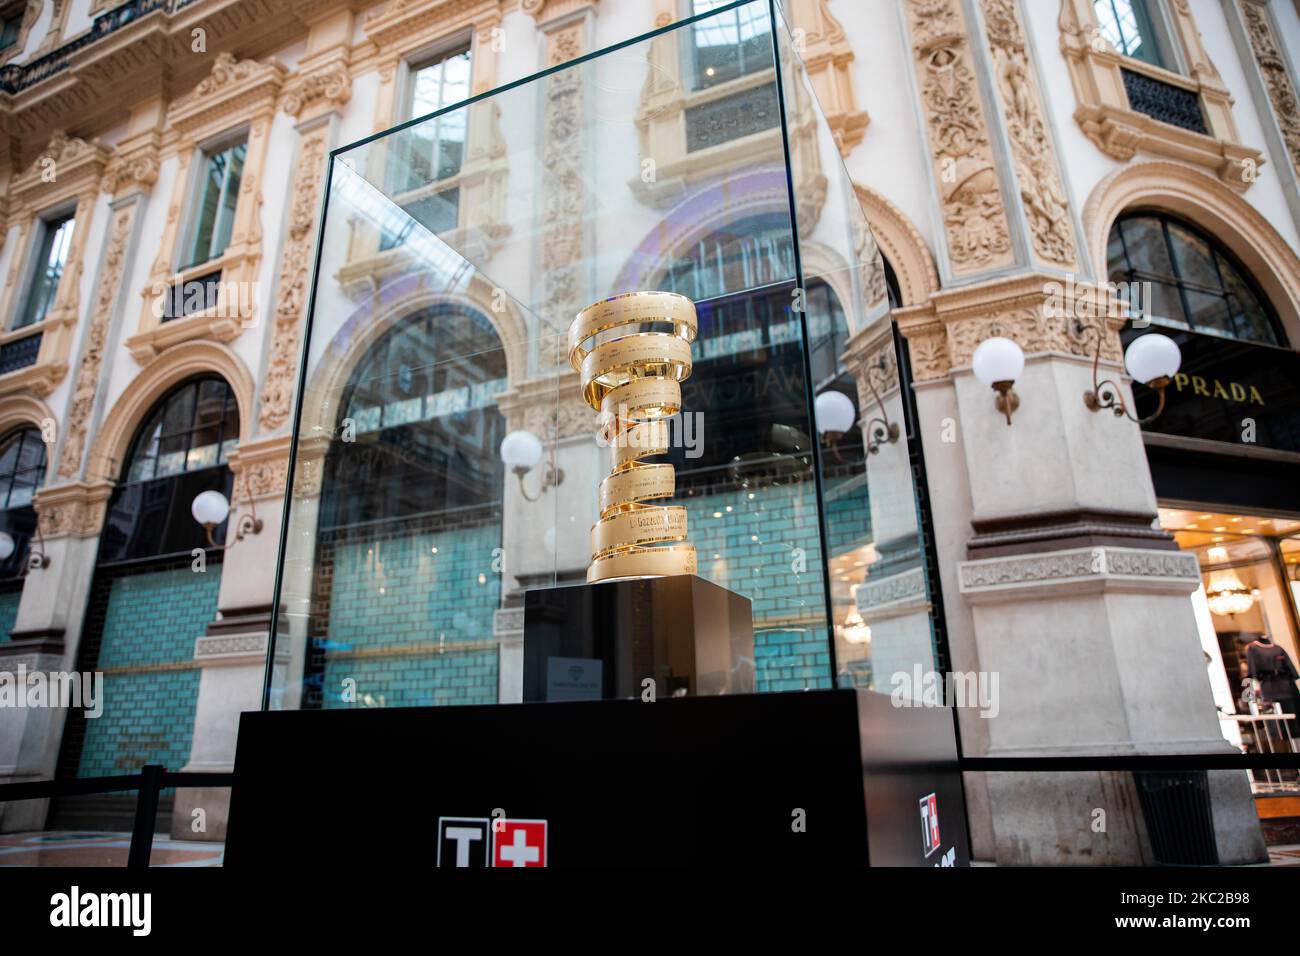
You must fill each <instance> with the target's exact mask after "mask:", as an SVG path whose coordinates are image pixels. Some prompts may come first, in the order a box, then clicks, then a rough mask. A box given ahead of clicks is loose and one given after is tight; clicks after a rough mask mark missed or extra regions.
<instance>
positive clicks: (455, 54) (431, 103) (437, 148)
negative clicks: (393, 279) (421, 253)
mask: <svg viewBox="0 0 1300 956" xmlns="http://www.w3.org/2000/svg"><path fill="white" fill-rule="evenodd" d="M469 80H470V52H469V49H468V48H463V47H462V48H457V49H456V50H453V51H451V52H449V53H445V54H443V55H442V56H440V57H438V58H437V59H435V60H433V61H432V62H427V63H425V64H424V65H422V66H418V67H412V69H411V82H410V97H409V100H408V102H407V108H406V115H407V116H408V117H417V116H427V115H428V114H430V113H437V112H438V111H439V110H443V109H445V108H446V107H448V106H453V105H455V104H456V103H460V102H463V101H464V100H466V99H468V98H469ZM468 119H469V110H467V109H458V110H449V111H447V112H445V113H442V114H441V115H439V116H431V117H430V118H429V119H426V120H424V121H423V122H421V123H416V124H415V125H413V126H411V127H409V128H408V129H406V130H404V131H403V132H402V133H401V134H399V135H398V136H397V137H396V140H395V143H394V145H393V147H392V148H391V149H390V151H389V160H388V161H389V170H388V176H387V178H388V182H389V184H390V187H389V188H390V189H391V190H392V191H393V192H394V193H396V194H398V196H399V197H400V204H401V206H402V208H403V209H405V210H406V212H407V213H408V214H409V215H410V217H411V219H413V220H414V221H415V222H418V223H419V224H420V225H421V226H423V227H424V228H425V229H427V230H429V231H430V232H432V233H434V234H438V233H443V232H448V231H450V230H452V229H455V228H456V226H457V225H458V224H459V222H460V189H459V188H458V187H457V186H455V185H454V184H453V185H449V186H447V187H446V188H441V189H439V188H437V184H438V183H440V182H444V181H446V180H449V179H452V178H453V177H455V176H456V175H457V174H458V173H459V172H460V168H461V164H462V163H463V162H464V161H465V135H466V131H467V128H468V122H467V121H468ZM411 228H414V224H413V223H411V222H408V223H407V226H406V228H405V229H403V230H399V231H397V232H392V231H385V232H384V233H383V235H382V236H381V238H380V244H379V247H380V249H392V248H394V247H395V246H400V245H402V243H403V242H405V241H406V237H407V235H408V234H409V232H410V229H411Z"/></svg>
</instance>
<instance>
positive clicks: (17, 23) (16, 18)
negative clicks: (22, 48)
mask: <svg viewBox="0 0 1300 956" xmlns="http://www.w3.org/2000/svg"><path fill="white" fill-rule="evenodd" d="M22 31H23V8H22V7H19V8H18V9H16V10H12V11H10V12H9V13H7V14H5V15H4V18H3V19H0V50H8V49H9V48H10V47H12V46H13V45H14V44H15V43H17V42H18V36H19V34H21V33H22Z"/></svg>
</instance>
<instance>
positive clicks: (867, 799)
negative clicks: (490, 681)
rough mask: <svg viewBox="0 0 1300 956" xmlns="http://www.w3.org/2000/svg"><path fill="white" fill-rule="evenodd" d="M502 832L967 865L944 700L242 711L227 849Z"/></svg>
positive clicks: (831, 864) (823, 861) (444, 841)
mask: <svg viewBox="0 0 1300 956" xmlns="http://www.w3.org/2000/svg"><path fill="white" fill-rule="evenodd" d="M496 811H501V812H500V813H496ZM494 815H495V817H496V818H497V819H502V817H503V815H504V821H508V822H504V821H503V822H502V823H501V824H500V827H499V829H498V830H495V831H494V828H493V826H492V822H491V821H492V820H493V819H494ZM466 831H469V833H468V835H467V834H466ZM516 842H521V843H523V844H524V847H523V849H524V850H525V851H527V850H528V849H529V848H530V847H535V848H536V849H538V851H539V853H538V856H537V858H536V859H535V860H534V861H533V862H534V864H541V863H545V864H546V865H549V866H585V867H604V866H618V867H628V866H632V867H647V866H649V867H656V866H657V867H663V866H703V867H710V868H714V869H718V870H721V871H723V872H731V871H734V868H735V867H737V866H742V865H743V866H762V867H765V868H766V867H772V866H781V867H791V868H792V869H786V870H783V871H782V872H787V873H793V872H801V868H806V867H822V868H825V869H826V870H827V871H828V872H835V871H838V870H839V869H841V868H843V867H845V866H861V865H865V864H868V863H870V864H872V865H876V866H880V865H885V866H939V865H953V864H956V865H965V864H966V863H967V862H968V859H969V857H968V852H969V851H968V844H967V838H966V819H965V807H964V805H963V799H962V786H961V776H960V773H959V771H958V769H957V748H956V743H955V735H954V732H953V714H952V711H951V710H949V709H946V708H933V709H929V708H919V707H911V708H903V707H894V706H892V705H891V702H890V699H889V697H887V696H885V695H884V694H875V693H870V692H867V691H854V690H825V691H803V692H791V693H784V694H743V695H739V696H727V697H684V698H681V699H679V700H674V699H671V698H668V699H665V698H660V699H659V700H657V701H656V702H655V703H653V704H649V703H642V702H641V701H640V700H606V701H595V702H577V703H545V704H499V705H490V706H478V707H409V708H356V709H347V710H327V711H278V712H269V713H263V712H251V713H245V714H243V715H242V716H241V718H240V724H239V744H238V749H237V751H236V754H235V783H234V788H233V790H232V793H231V810H230V823H229V828H228V830H227V836H226V852H225V865H226V866H228V867H243V868H245V869H252V868H258V869H262V870H265V871H268V872H269V871H271V870H279V869H283V868H284V867H285V866H290V867H292V868H294V869H295V870H297V871H301V870H302V869H303V868H314V867H318V868H320V871H321V872H334V870H335V869H337V867H338V866H339V860H340V858H341V856H340V854H342V855H343V857H342V858H345V859H346V860H347V862H348V864H349V865H350V866H351V867H353V868H354V869H355V870H356V872H358V873H379V874H384V873H412V872H413V873H417V874H418V873H422V872H427V871H428V869H429V868H431V867H435V866H439V865H441V866H444V867H451V866H455V865H456V863H457V859H458V851H459V849H460V848H461V847H464V849H465V850H466V853H465V857H464V860H463V862H465V863H467V864H470V865H474V866H486V865H491V864H492V863H498V864H501V861H502V859H503V858H502V855H501V851H504V853H505V857H504V859H505V860H507V861H509V860H510V858H511V857H513V858H514V859H516V860H521V859H523V855H522V854H521V853H519V852H515V851H514V850H513V845H514V844H515V843H516ZM543 853H544V856H543ZM341 912H343V913H344V915H345V916H350V915H351V914H350V911H347V909H346V907H345V908H344V909H343V910H342V911H341ZM325 918H328V917H325Z"/></svg>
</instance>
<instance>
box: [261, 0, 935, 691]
mask: <svg viewBox="0 0 1300 956" xmlns="http://www.w3.org/2000/svg"><path fill="white" fill-rule="evenodd" d="M784 16H785V14H784V12H783V11H782V9H781V7H780V5H779V4H776V3H772V2H770V0H751V2H748V3H737V4H728V5H725V6H719V7H718V8H717V9H715V10H713V11H712V12H709V13H706V14H702V15H700V16H696V17H693V18H690V19H687V20H683V21H680V22H678V23H675V24H672V25H670V26H668V27H666V28H664V29H662V30H659V31H656V32H654V33H652V34H648V35H647V36H644V37H641V38H637V39H635V40H632V41H629V42H627V43H623V44H621V45H618V46H616V47H613V48H610V49H607V50H604V51H601V52H599V53H596V54H593V55H590V56H586V57H582V58H580V59H577V60H573V61H570V62H568V63H565V64H562V65H560V66H558V67H556V68H554V69H551V70H548V71H546V72H543V73H541V74H538V75H536V76H534V77H530V78H529V79H527V80H524V81H520V82H517V83H513V84H510V85H508V86H505V87H502V88H500V89H498V90H495V91H492V92H490V93H487V94H484V95H481V96H476V97H473V98H471V99H469V100H466V101H465V102H463V103H460V104H458V105H454V106H450V107H448V108H445V109H441V110H439V111H438V112H435V113H432V114H430V115H428V116H425V117H421V118H419V119H417V120H414V121H412V122H410V123H407V124H405V125H403V126H400V127H397V128H395V129H392V130H390V131H387V132H385V133H382V134H380V135H376V136H374V137H371V138H369V139H367V140H364V141H362V142H359V143H357V144H355V145H352V146H349V147H346V148H342V149H339V150H337V151H335V152H334V154H333V155H332V158H331V162H330V170H329V184H328V189H327V200H326V209H325V213H324V215H323V217H322V223H321V233H320V239H319V250H318V259H317V263H316V269H315V276H314V280H313V286H312V294H311V303H310V315H309V320H308V326H307V330H306V334H305V339H306V344H305V351H304V354H303V358H302V369H301V372H302V378H301V384H300V390H299V398H298V407H297V420H296V424H295V429H294V436H293V455H292V465H291V482H290V490H289V494H288V499H287V503H286V512H285V523H284V529H283V544H282V551H281V559H280V568H279V571H278V581H277V599H276V608H277V621H276V624H275V627H274V628H273V634H274V635H275V644H274V649H273V652H272V654H273V657H272V665H271V667H270V668H269V671H268V673H269V688H268V699H269V705H270V706H271V707H272V708H273V709H275V708H285V709H296V708H303V709H308V708H338V707H358V706H387V707H394V706H416V705H421V706H423V705H447V704H485V703H511V702H516V701H519V700H520V699H521V688H522V684H523V674H522V669H523V659H524V624H523V619H524V615H523V606H524V594H525V593H526V592H527V591H529V590H530V589H536V588H548V587H556V586H562V585H564V584H567V583H572V582H583V581H585V580H586V571H587V567H588V565H589V564H590V562H591V558H592V549H591V541H590V532H591V528H592V525H593V522H595V520H596V518H597V516H598V515H597V509H598V505H597V487H598V484H599V481H600V479H601V478H602V477H603V476H604V475H605V474H606V473H607V472H608V470H609V468H608V450H607V449H605V448H602V447H601V443H600V441H599V440H598V437H597V414H596V412H594V411H593V410H592V409H591V408H590V407H588V405H587V404H586V403H585V402H584V401H583V398H582V395H581V390H580V387H579V380H578V375H577V373H576V372H575V371H574V369H573V367H572V366H571V365H570V363H569V358H568V353H567V347H566V334H567V332H568V329H569V326H570V323H571V322H572V321H573V319H574V317H575V315H576V314H577V312H578V311H579V310H581V309H582V308H584V307H585V306H587V305H589V304H591V303H593V302H595V301H596V300H599V299H602V298H605V297H609V296H613V295H617V294H620V293H624V292H631V291H637V290H666V291H672V292H678V293H681V294H683V295H685V296H687V297H689V298H690V299H692V300H694V302H695V304H696V310H697V316H698V337H697V338H696V339H695V342H694V343H693V346H692V350H693V363H694V364H693V369H692V372H691V375H690V377H689V379H687V380H686V381H685V382H683V383H682V412H681V414H680V416H679V417H678V418H677V419H675V420H674V421H673V423H672V424H673V429H672V434H673V441H672V442H671V444H672V447H671V448H670V449H669V451H668V453H667V455H666V456H664V459H665V460H667V461H670V462H672V463H673V464H674V465H675V468H676V489H675V496H674V500H673V503H674V504H678V505H683V506H685V507H686V509H687V512H688V516H689V522H688V528H689V538H688V540H689V542H690V543H692V544H693V545H694V546H695V549H696V553H697V555H698V574H699V576H700V577H702V578H705V579H707V580H708V581H710V582H712V583H713V584H716V585H719V586H721V587H723V588H725V589H728V590H729V591H732V592H734V593H736V594H739V595H741V596H743V597H744V598H746V599H748V601H749V607H750V608H751V610H752V624H753V635H754V638H753V662H752V666H753V672H754V681H753V686H754V689H755V690H756V691H758V692H773V691H798V690H805V689H810V688H826V687H832V686H857V687H866V688H874V689H876V690H880V691H884V692H886V693H888V692H889V691H890V689H891V677H892V675H894V674H898V673H905V674H907V675H909V677H910V676H911V675H912V674H913V672H914V669H915V668H916V667H917V666H919V667H921V668H922V669H923V670H925V671H929V670H932V669H934V668H935V666H936V645H935V632H934V626H933V621H932V614H931V597H930V582H929V581H928V579H927V573H926V562H925V560H924V548H923V544H922V536H921V533H920V529H919V524H918V521H919V519H918V505H917V500H918V499H917V492H916V487H915V485H914V470H913V467H912V465H913V463H912V460H911V457H910V456H909V447H908V443H909V440H914V439H913V438H912V436H909V434H908V428H907V424H906V410H905V407H904V406H905V402H904V393H903V390H902V386H901V384H900V371H899V367H898V349H899V345H898V344H897V339H896V333H895V330H894V325H893V322H892V321H891V316H890V299H891V292H890V288H891V277H890V276H889V274H888V272H887V269H886V266H885V264H884V263H883V261H882V259H881V258H880V256H879V254H878V252H877V249H876V245H875V242H874V240H873V238H872V235H871V231H870V229H869V227H868V223H867V222H866V219H865V217H864V215H863V213H862V210H861V208H860V206H859V204H858V202H857V198H856V195H855V192H854V188H853V184H852V182H851V181H850V179H849V176H848V174H847V173H846V171H845V168H844V166H843V164H842V161H841V157H840V151H839V148H838V144H837V141H836V136H835V133H834V131H833V130H832V129H831V127H830V126H829V125H828V123H827V121H826V119H825V117H824V116H823V114H822V112H821V110H820V108H819V107H818V104H817V99H816V96H815V92H814V90H813V88H812V86H811V84H810V82H809V78H808V75H807V74H806V73H805V70H804V68H803V65H802V63H801V61H800V58H799V49H798V42H797V38H798V37H799V35H800V34H799V33H798V32H797V31H795V32H792V31H791V29H790V28H789V26H788V24H787V23H786V22H785V19H784Z"/></svg>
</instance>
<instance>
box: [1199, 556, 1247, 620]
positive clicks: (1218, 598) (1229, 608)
mask: <svg viewBox="0 0 1300 956" xmlns="http://www.w3.org/2000/svg"><path fill="white" fill-rule="evenodd" d="M1208 557H1209V559H1210V560H1211V561H1223V560H1226V559H1227V557H1228V551H1227V549H1226V548H1210V550H1209V553H1208ZM1205 599H1206V603H1207V604H1209V606H1210V611H1211V612H1212V613H1213V614H1215V615H1217V616H1219V617H1232V616H1234V615H1237V614H1244V613H1245V612H1246V611H1249V610H1250V609H1251V608H1252V607H1254V606H1255V596H1254V595H1253V594H1252V593H1251V590H1250V588H1248V587H1246V585H1244V584H1242V583H1241V578H1239V577H1237V572H1236V571H1234V570H1232V569H1231V568H1229V569H1227V570H1225V571H1215V572H1213V573H1212V574H1211V575H1210V582H1209V587H1207V588H1206V589H1205Z"/></svg>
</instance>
